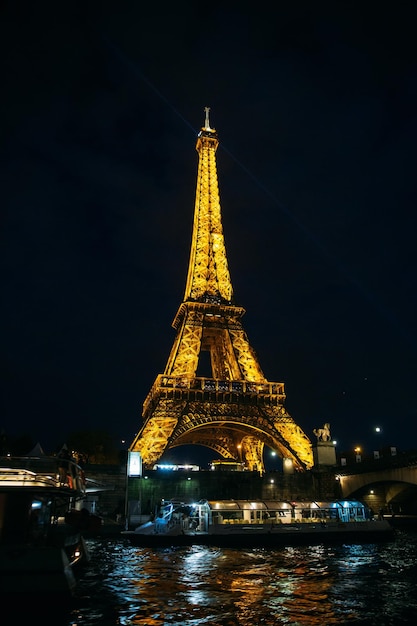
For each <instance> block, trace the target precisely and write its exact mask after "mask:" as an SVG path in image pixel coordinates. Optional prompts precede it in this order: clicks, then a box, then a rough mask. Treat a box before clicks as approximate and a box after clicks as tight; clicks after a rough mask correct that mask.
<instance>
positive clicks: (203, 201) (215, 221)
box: [184, 107, 233, 303]
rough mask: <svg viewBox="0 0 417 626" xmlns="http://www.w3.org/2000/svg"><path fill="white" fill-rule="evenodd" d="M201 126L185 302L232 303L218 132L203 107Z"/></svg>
mask: <svg viewBox="0 0 417 626" xmlns="http://www.w3.org/2000/svg"><path fill="white" fill-rule="evenodd" d="M204 110H205V113H206V118H205V123H204V127H203V128H202V129H201V131H200V132H199V134H198V138H197V144H196V150H197V152H198V154H199V160H198V173H197V188H196V197H195V208H194V224H193V234H192V240H191V252H190V261H189V266H188V275H187V283H186V288H185V295H184V301H185V302H187V301H190V300H191V301H197V302H223V303H231V302H232V299H233V289H232V284H231V280H230V274H229V267H228V263H227V257H226V247H225V242H224V236H223V226H222V218H221V207H220V196H219V185H218V180H217V164H216V150H217V147H218V145H219V140H218V138H217V133H216V131H215V129H214V128H211V127H210V121H209V111H210V107H205V109H204Z"/></svg>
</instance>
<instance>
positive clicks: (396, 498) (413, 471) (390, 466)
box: [334, 451, 417, 515]
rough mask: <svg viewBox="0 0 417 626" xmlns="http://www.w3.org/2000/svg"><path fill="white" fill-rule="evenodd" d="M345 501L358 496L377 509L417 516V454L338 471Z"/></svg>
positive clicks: (398, 456) (352, 466) (341, 468)
mask: <svg viewBox="0 0 417 626" xmlns="http://www.w3.org/2000/svg"><path fill="white" fill-rule="evenodd" d="M334 474H335V478H336V480H337V481H338V482H339V486H340V487H339V493H340V497H342V498H349V497H352V496H355V497H356V498H358V499H360V500H362V501H364V502H366V504H368V505H369V506H371V507H372V508H373V509H374V510H380V509H383V510H384V512H391V513H395V514H401V513H403V514H412V515H416V514H417V452H415V451H412V452H406V453H400V454H396V455H394V456H385V457H382V458H379V459H370V460H364V461H362V462H358V463H357V462H353V463H349V464H347V465H345V466H339V467H337V468H334Z"/></svg>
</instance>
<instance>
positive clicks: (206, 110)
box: [204, 107, 211, 130]
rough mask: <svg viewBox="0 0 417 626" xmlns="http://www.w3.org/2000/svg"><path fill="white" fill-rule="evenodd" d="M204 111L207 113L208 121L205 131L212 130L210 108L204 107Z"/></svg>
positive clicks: (205, 124)
mask: <svg viewBox="0 0 417 626" xmlns="http://www.w3.org/2000/svg"><path fill="white" fill-rule="evenodd" d="M204 110H205V112H206V121H205V123H204V130H211V128H210V120H209V112H210V107H204Z"/></svg>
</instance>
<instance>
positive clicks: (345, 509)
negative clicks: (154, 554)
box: [122, 500, 394, 547]
mask: <svg viewBox="0 0 417 626" xmlns="http://www.w3.org/2000/svg"><path fill="white" fill-rule="evenodd" d="M393 535H394V530H393V528H392V526H391V525H390V524H389V522H388V521H387V520H384V519H376V518H374V516H373V514H372V512H371V511H370V510H369V509H368V508H367V507H366V506H365V505H364V504H363V503H361V502H358V501H356V500H349V501H344V500H340V501H334V502H279V501H272V500H271V501H265V500H264V501H259V500H255V501H250V500H216V501H214V500H213V501H207V500H201V501H200V502H197V503H194V504H192V503H191V504H185V503H181V502H176V501H173V500H171V501H167V502H162V504H161V506H160V507H159V509H158V511H157V513H156V515H155V517H154V519H152V520H149V521H147V522H145V523H143V524H141V525H140V526H138V527H137V528H136V529H134V530H126V531H123V532H122V536H124V537H126V538H128V539H129V540H130V541H131V542H132V543H133V544H135V545H138V546H156V547H158V546H170V545H192V544H202V545H214V546H219V547H221V546H225V547H246V546H270V547H274V546H277V547H278V546H286V545H299V544H312V545H314V544H318V543H320V544H321V543H331V542H334V541H336V542H342V543H369V542H372V543H373V542H376V541H381V540H389V539H392V538H393Z"/></svg>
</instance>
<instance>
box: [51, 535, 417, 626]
mask: <svg viewBox="0 0 417 626" xmlns="http://www.w3.org/2000/svg"><path fill="white" fill-rule="evenodd" d="M89 547H90V550H91V553H92V560H91V563H90V564H89V565H88V566H87V567H86V568H85V570H84V571H83V572H82V575H81V577H80V581H79V587H78V591H77V597H76V599H75V602H74V605H73V607H72V608H71V610H70V611H69V613H68V614H67V615H66V617H65V620H64V621H61V622H59V624H60V625H61V624H62V625H65V626H75V625H77V626H78V625H79V626H115V625H118V624H120V625H126V626H139V625H140V626H145V625H146V626H168V625H170V626H194V625H197V624H198V626H204V625H210V626H270V625H271V626H272V625H274V626H276V625H281V624H282V625H286V626H290V625H291V626H297V625H300V626H301V625H303V626H304V625H306V626H307V625H308V626H315V625H321V626H330V625H331V624H363V625H368V626H372V625H375V626H376V625H378V626H388V625H391V624H392V625H394V624H395V625H396V624H414V623H415V615H417V599H416V596H415V585H416V583H417V534H415V533H405V532H399V533H398V536H397V538H396V540H395V541H394V542H392V543H388V544H381V545H374V544H369V545H364V546H356V545H355V546H347V545H345V546H338V547H335V546H333V547H329V546H327V547H324V546H315V547H306V546H303V547H297V548H295V547H292V548H283V549H280V550H263V549H251V550H235V549H233V550H227V549H216V548H212V547H202V546H194V547H184V548H171V549H161V550H152V549H145V548H138V547H133V546H131V545H130V543H129V542H127V541H126V540H111V541H106V540H101V541H92V540H90V541H89Z"/></svg>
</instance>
